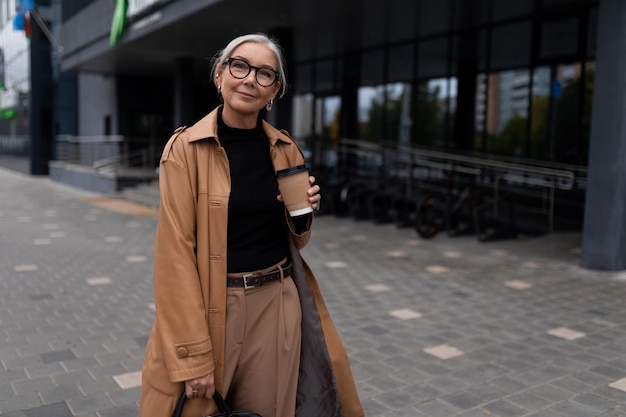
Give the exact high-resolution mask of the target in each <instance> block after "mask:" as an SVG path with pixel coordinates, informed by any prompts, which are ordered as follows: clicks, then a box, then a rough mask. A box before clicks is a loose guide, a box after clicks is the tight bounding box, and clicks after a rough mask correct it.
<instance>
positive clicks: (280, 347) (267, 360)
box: [224, 277, 302, 417]
mask: <svg viewBox="0 0 626 417" xmlns="http://www.w3.org/2000/svg"><path fill="white" fill-rule="evenodd" d="M226 297H227V304H226V335H225V339H226V351H225V360H224V391H225V395H226V397H227V400H228V402H229V403H230V405H231V407H232V409H233V410H249V411H254V412H256V413H259V414H260V415H261V416H263V417H294V416H295V410H296V389H297V385H298V369H299V364H300V343H301V329H300V323H301V321H302V312H301V309H300V299H299V298H298V292H297V289H296V286H295V284H294V283H293V281H292V280H291V278H290V277H284V278H283V279H281V280H277V281H273V282H270V283H268V284H265V285H263V286H261V287H257V288H251V289H247V290H246V289H244V288H228V289H227V293H226Z"/></svg>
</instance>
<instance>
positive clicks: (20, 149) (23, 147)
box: [0, 135, 30, 156]
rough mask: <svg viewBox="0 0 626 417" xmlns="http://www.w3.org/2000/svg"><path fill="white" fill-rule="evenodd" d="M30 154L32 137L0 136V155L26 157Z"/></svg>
mask: <svg viewBox="0 0 626 417" xmlns="http://www.w3.org/2000/svg"><path fill="white" fill-rule="evenodd" d="M29 152H30V136H28V135H16V136H13V135H0V154H8V155H18V156H26V155H28V154H29Z"/></svg>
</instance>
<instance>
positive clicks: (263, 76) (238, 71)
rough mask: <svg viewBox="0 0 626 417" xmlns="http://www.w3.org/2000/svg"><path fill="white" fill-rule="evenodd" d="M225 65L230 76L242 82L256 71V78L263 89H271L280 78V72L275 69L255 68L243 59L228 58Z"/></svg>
mask: <svg viewBox="0 0 626 417" xmlns="http://www.w3.org/2000/svg"><path fill="white" fill-rule="evenodd" d="M225 63H226V64H228V70H229V71H230V75H232V76H233V77H235V78H237V79H240V80H241V79H243V78H246V77H247V76H248V74H250V71H252V70H253V69H254V70H255V75H254V78H255V79H256V82H257V84H259V85H260V86H261V87H271V86H272V85H274V83H275V82H276V81H277V80H278V79H279V78H280V75H279V74H278V72H276V71H274V70H273V69H269V68H259V67H254V66H252V65H250V64H248V63H247V62H246V61H244V60H243V59H239V58H228V59H227V60H226V62H225Z"/></svg>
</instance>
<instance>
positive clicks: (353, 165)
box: [336, 138, 586, 232]
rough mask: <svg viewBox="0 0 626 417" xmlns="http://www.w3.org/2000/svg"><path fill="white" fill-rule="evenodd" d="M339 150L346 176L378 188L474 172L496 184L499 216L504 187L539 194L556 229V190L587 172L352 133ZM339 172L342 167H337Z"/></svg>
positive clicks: (426, 184) (412, 188)
mask: <svg viewBox="0 0 626 417" xmlns="http://www.w3.org/2000/svg"><path fill="white" fill-rule="evenodd" d="M337 152H338V159H339V161H340V163H339V165H340V167H344V172H343V174H344V175H345V176H347V177H348V178H352V179H353V180H357V181H361V182H366V183H369V185H370V186H371V187H372V188H373V189H380V187H384V186H388V185H389V183H392V182H393V183H394V184H396V185H400V186H402V187H403V188H404V194H405V197H406V198H411V197H412V195H413V194H414V193H417V192H419V191H420V190H422V189H429V188H431V189H432V188H433V187H435V188H436V187H437V182H438V181H441V180H442V179H444V178H445V177H446V175H449V174H459V175H463V176H466V177H473V182H474V183H475V184H480V186H481V187H482V188H483V189H486V190H490V191H489V193H490V194H491V198H492V201H493V210H494V215H496V216H497V214H498V210H499V209H500V204H501V202H502V199H503V195H504V192H506V193H507V195H510V194H516V193H517V194H518V195H525V196H533V197H535V198H537V199H539V200H540V201H541V205H540V206H537V207H534V208H533V209H534V210H535V211H536V212H538V213H541V214H544V215H546V216H547V223H548V225H547V227H548V229H549V231H550V232H552V231H553V230H554V220H555V207H556V191H557V190H562V191H571V190H573V189H575V188H576V187H577V186H580V185H581V184H584V177H581V174H582V175H585V174H586V169H585V168H584V167H581V166H567V165H559V164H554V165H551V164H549V163H547V162H546V163H543V162H535V161H534V162H533V163H526V161H524V162H520V161H512V160H504V159H493V158H487V157H477V156H471V155H462V154H454V153H449V152H440V151H433V150H427V149H418V148H412V147H407V146H392V145H390V146H384V145H380V144H374V143H371V142H364V141H359V140H354V139H346V138H343V139H341V140H340V141H339V142H338V144H337ZM340 167H337V170H339V169H341V168H340ZM345 167H348V168H345ZM336 175H337V176H339V175H341V173H339V172H336ZM439 188H440V191H444V192H445V190H441V187H439Z"/></svg>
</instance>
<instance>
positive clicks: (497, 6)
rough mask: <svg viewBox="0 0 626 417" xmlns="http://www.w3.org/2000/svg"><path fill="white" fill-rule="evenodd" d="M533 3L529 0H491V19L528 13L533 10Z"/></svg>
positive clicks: (499, 19)
mask: <svg viewBox="0 0 626 417" xmlns="http://www.w3.org/2000/svg"><path fill="white" fill-rule="evenodd" d="M533 3H534V2H533V1H529V0H493V5H492V16H493V21H494V22H498V21H501V20H505V19H511V18H516V17H521V16H527V15H530V14H531V13H532V12H533Z"/></svg>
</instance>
